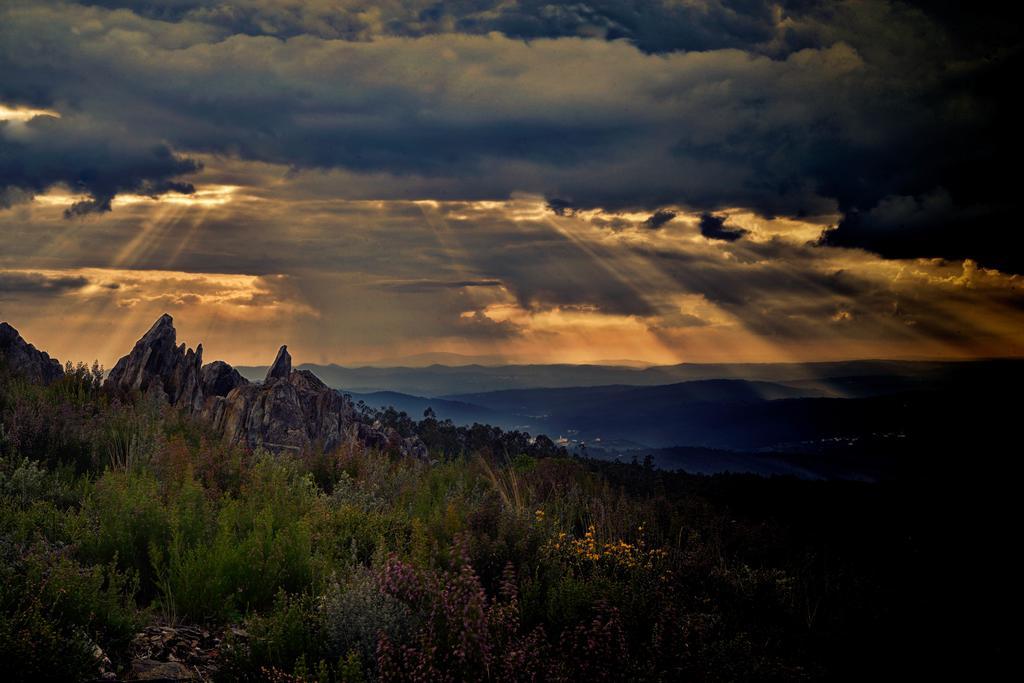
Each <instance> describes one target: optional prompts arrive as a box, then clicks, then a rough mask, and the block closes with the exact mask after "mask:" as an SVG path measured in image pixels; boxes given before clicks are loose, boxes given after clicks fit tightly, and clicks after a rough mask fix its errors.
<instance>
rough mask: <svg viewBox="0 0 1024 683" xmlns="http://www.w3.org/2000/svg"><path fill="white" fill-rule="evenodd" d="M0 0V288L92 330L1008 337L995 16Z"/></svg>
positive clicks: (767, 339) (223, 335) (928, 344)
mask: <svg viewBox="0 0 1024 683" xmlns="http://www.w3.org/2000/svg"><path fill="white" fill-rule="evenodd" d="M961 5H962V3H952V2H949V3H946V2H920V3H916V2H891V1H882V0H862V1H859V2H817V1H815V0H796V1H793V2H760V1H758V0H731V1H724V0H648V1H645V2H626V1H624V0H607V1H605V0H589V1H583V2H574V3H548V2H542V1H526V0H501V1H499V0H465V1H462V2H446V3H437V2H424V1H420V0H402V1H397V0H395V1H390V2H388V1H386V2H379V3H370V2H354V1H351V0H307V1H305V2H299V1H298V0H231V2H220V1H217V0H162V1H160V0H137V1H129V0H95V1H92V2H84V1H83V2H57V1H54V0H32V1H31V2H29V1H27V0H0V320H5V321H7V322H9V323H11V324H12V325H14V326H15V327H16V328H18V329H19V330H20V331H21V332H22V334H23V336H25V337H26V339H28V340H29V341H30V342H32V343H34V344H35V345H36V346H38V347H40V348H42V349H45V350H47V351H48V352H50V353H51V355H54V356H56V357H58V358H60V359H61V360H65V359H70V360H84V361H90V360H93V359H98V360H99V361H100V362H101V363H103V364H104V365H106V366H108V367H109V366H110V365H112V364H113V362H114V361H115V360H116V359H117V358H118V357H119V356H121V355H123V354H124V353H126V352H127V351H128V350H129V349H130V347H131V345H132V344H133V343H134V341H135V340H136V339H137V338H138V337H139V336H141V334H142V333H143V332H144V331H145V330H146V329H147V328H148V326H149V325H150V324H151V323H152V322H153V321H154V320H155V319H156V318H157V317H158V316H159V315H160V314H161V313H164V312H167V313H170V314H171V315H172V316H173V317H174V319H175V323H176V326H177V329H178V333H179V340H181V341H186V342H188V343H189V345H190V346H194V345H195V344H197V343H200V342H202V343H203V345H204V349H205V353H206V359H207V360H213V359H224V360H227V361H229V362H232V363H236V364H267V363H269V362H271V361H272V359H273V357H274V354H275V352H276V349H277V347H278V346H279V345H280V344H283V343H286V344H288V346H289V349H290V351H291V352H292V355H293V357H294V358H295V360H296V362H298V363H302V362H311V363H329V362H336V363H342V364H346V363H347V364H356V363H360V362H369V361H376V360H381V359H388V360H396V361H400V360H401V359H403V358H409V357H413V356H416V355H419V354H424V353H430V352H445V353H455V354H464V355H466V356H468V357H471V358H474V357H486V358H488V359H490V360H492V361H493V360H494V359H500V360H504V361H508V362H530V363H550V362H560V363H584V362H602V361H604V362H607V361H615V360H625V359H629V360H636V361H643V362H648V363H678V362H730V361H736V362H750V361H754V362H768V361H812V360H828V359H846V358H883V357H884V358H971V357H992V356H1018V355H1024V249H1022V248H1021V247H1022V246H1024V244H1022V242H1024V239H1022V237H1021V228H1020V217H1019V211H1018V205H1017V196H1018V194H1019V192H1020V190H1019V187H1018V186H1019V178H1020V173H1019V172H1018V171H1016V170H1015V169H1016V166H1017V165H1018V164H1019V160H1020V158H1021V150H1022V146H1024V145H1022V135H1021V131H1020V120H1021V117H1020V116H1019V105H1018V104H1015V103H1014V99H1015V92H1014V91H1015V90H1016V89H1018V88H1019V83H1018V81H1019V73H1021V67H1022V66H1024V64H1022V50H1021V37H1020V36H1021V35H1024V33H1022V31H1021V29H1022V28H1024V27H1022V23H1021V21H1020V16H1019V15H1018V14H1016V13H1010V14H1006V13H1002V14H999V13H997V12H995V11H990V12H987V13H971V12H969V11H968V10H966V9H963V8H962V7H961Z"/></svg>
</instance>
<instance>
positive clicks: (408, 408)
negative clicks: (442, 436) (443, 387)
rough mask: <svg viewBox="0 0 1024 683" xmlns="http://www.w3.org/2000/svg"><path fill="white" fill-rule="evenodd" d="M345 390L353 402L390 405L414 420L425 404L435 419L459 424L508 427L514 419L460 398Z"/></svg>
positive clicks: (372, 406)
mask: <svg viewBox="0 0 1024 683" xmlns="http://www.w3.org/2000/svg"><path fill="white" fill-rule="evenodd" d="M345 393H346V394H348V395H349V396H351V397H352V400H353V401H355V402H357V403H358V402H360V401H362V402H363V403H365V404H366V405H368V406H370V407H371V408H377V409H382V408H388V407H392V408H394V409H395V410H398V411H400V412H404V413H406V414H408V415H409V416H410V417H412V418H414V419H417V420H419V419H421V418H422V417H423V412H424V411H425V410H426V409H427V408H431V409H432V410H433V411H434V414H435V415H437V417H438V419H441V420H451V421H452V422H454V423H455V424H459V425H471V424H473V423H474V422H479V423H481V424H490V425H494V426H496V427H510V426H512V425H513V423H514V420H510V419H507V418H506V416H504V415H502V414H500V413H497V412H495V411H493V410H490V409H488V408H484V407H482V406H478V405H473V404H472V403H466V402H464V401H458V400H445V399H441V398H425V397H423V396H412V395H409V394H402V393H399V392H397V391H375V392H372V393H368V394H358V393H355V394H354V393H350V392H345Z"/></svg>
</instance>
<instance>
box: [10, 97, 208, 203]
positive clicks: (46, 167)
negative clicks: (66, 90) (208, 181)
mask: <svg viewBox="0 0 1024 683" xmlns="http://www.w3.org/2000/svg"><path fill="white" fill-rule="evenodd" d="M0 139H2V140H3V145H4V146H3V148H2V149H0V188H16V189H19V190H23V191H27V192H30V193H41V192H43V191H45V190H46V189H47V188H49V187H51V186H53V185H56V184H62V185H65V186H67V187H68V188H69V189H70V190H71V191H72V192H81V193H85V194H88V195H89V196H90V199H88V200H86V201H82V202H78V203H76V204H74V205H73V206H71V207H70V208H69V209H68V210H67V212H66V215H67V216H69V217H70V216H82V215H85V214H88V213H93V212H103V211H110V203H111V201H112V200H113V198H114V197H115V196H116V195H118V194H120V193H124V192H132V193H136V194H143V195H150V196H153V195H160V194H164V193H167V192H178V193H185V194H188V193H191V192H193V191H194V188H193V186H192V185H191V184H189V183H186V182H180V181H175V180H172V178H173V177H175V176H179V175H182V174H187V173H195V172H196V171H198V170H199V169H200V168H201V165H200V164H199V163H198V162H196V161H193V160H191V159H187V158H182V157H180V156H178V155H176V154H174V153H172V152H171V150H170V149H169V148H168V147H167V146H166V145H163V144H159V143H152V144H147V142H146V140H145V139H139V138H136V137H135V136H133V135H131V134H130V133H128V134H126V133H124V132H119V131H112V130H103V129H102V128H96V127H94V126H92V125H90V124H88V123H84V122H81V121H76V120H69V119H59V118H55V117H51V116H39V117H36V118H34V119H32V120H31V121H28V122H26V123H25V124H24V125H23V126H19V130H13V126H12V124H11V123H8V122H0Z"/></svg>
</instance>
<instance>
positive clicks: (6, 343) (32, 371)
mask: <svg viewBox="0 0 1024 683" xmlns="http://www.w3.org/2000/svg"><path fill="white" fill-rule="evenodd" d="M0 359H2V362H3V363H5V364H6V365H7V369H8V370H9V371H10V372H11V374H14V375H17V376H19V377H23V378H25V379H27V380H29V381H30V382H37V383H40V384H49V383H50V382H53V381H56V380H58V379H60V378H61V377H63V376H64V370H63V368H61V366H60V362H59V361H58V360H57V359H55V358H50V356H49V355H48V354H46V353H44V352H43V351H39V350H37V349H36V347H34V346H32V345H31V344H29V343H28V342H27V341H25V340H24V339H22V337H21V335H20V334H18V331H17V330H16V329H14V328H13V327H11V326H10V325H8V324H7V323H0Z"/></svg>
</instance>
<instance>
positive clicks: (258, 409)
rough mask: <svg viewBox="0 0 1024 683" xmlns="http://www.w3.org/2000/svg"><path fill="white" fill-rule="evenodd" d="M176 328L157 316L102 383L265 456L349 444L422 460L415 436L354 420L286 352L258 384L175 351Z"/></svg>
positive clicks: (346, 406) (339, 399)
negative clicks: (174, 410)
mask: <svg viewBox="0 0 1024 683" xmlns="http://www.w3.org/2000/svg"><path fill="white" fill-rule="evenodd" d="M176 344H177V338H176V335H175V331H174V324H173V321H172V320H171V317H170V316H169V315H164V316H161V318H160V319H159V320H157V322H156V323H155V324H154V325H153V327H152V328H150V330H149V331H148V332H147V333H146V334H145V335H144V336H143V337H142V339H140V340H139V341H138V342H137V343H136V344H135V348H134V349H132V352H131V353H130V354H128V355H127V356H125V357H124V358H122V359H121V360H119V361H118V362H117V365H115V366H114V369H113V370H112V371H111V372H110V376H109V377H108V379H107V382H108V384H109V385H111V386H113V387H115V388H118V389H122V390H138V391H143V392H147V391H159V392H161V393H162V395H163V396H164V397H165V398H166V400H167V401H168V402H169V403H171V404H172V405H175V406H178V407H180V408H183V409H186V410H188V411H189V412H191V413H192V414H193V415H196V416H198V417H199V418H201V419H204V420H206V421H208V422H209V423H210V424H211V425H213V427H214V429H216V430H217V431H218V432H219V433H221V434H223V436H224V438H225V439H226V440H227V441H229V442H230V443H233V444H244V445H247V446H249V447H251V448H256V447H263V448H266V449H267V450H270V451H283V450H291V451H305V450H308V449H310V448H313V447H320V448H323V449H324V450H327V451H330V450H333V449H335V448H337V447H338V446H340V445H342V444H343V443H346V442H347V441H352V440H354V441H358V442H360V443H362V444H364V445H366V446H369V447H372V448H379V449H381V450H392V451H398V452H401V453H404V454H407V455H412V456H415V457H422V458H425V457H426V448H425V447H423V444H422V442H420V441H419V440H418V439H403V438H401V437H399V436H398V435H397V434H394V433H386V432H383V431H381V430H380V429H377V428H375V427H373V426H371V425H367V424H364V423H362V422H360V420H359V416H358V415H357V413H356V410H355V408H354V407H353V405H352V402H351V400H349V399H348V398H346V397H345V396H343V395H342V394H341V393H340V392H338V391H336V390H334V389H332V388H330V387H328V386H327V385H326V384H324V383H323V382H322V381H320V378H318V377H317V376H316V375H314V374H313V373H312V372H310V371H308V370H294V369H292V357H291V354H289V353H288V347H286V346H282V347H281V348H280V349H279V350H278V352H277V358H276V359H275V360H274V364H273V365H272V366H271V367H270V370H269V371H268V372H267V376H266V379H265V380H264V381H263V383H262V384H254V383H250V382H249V381H247V380H246V379H245V378H243V377H242V376H241V375H240V374H239V373H238V371H237V370H235V369H234V368H232V367H231V366H230V365H228V364H227V363H225V362H223V361H215V362H213V363H210V364H208V365H201V363H202V345H200V346H198V347H197V349H196V351H195V352H193V351H191V350H190V349H187V348H186V347H185V345H184V344H181V345H180V346H176Z"/></svg>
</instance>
